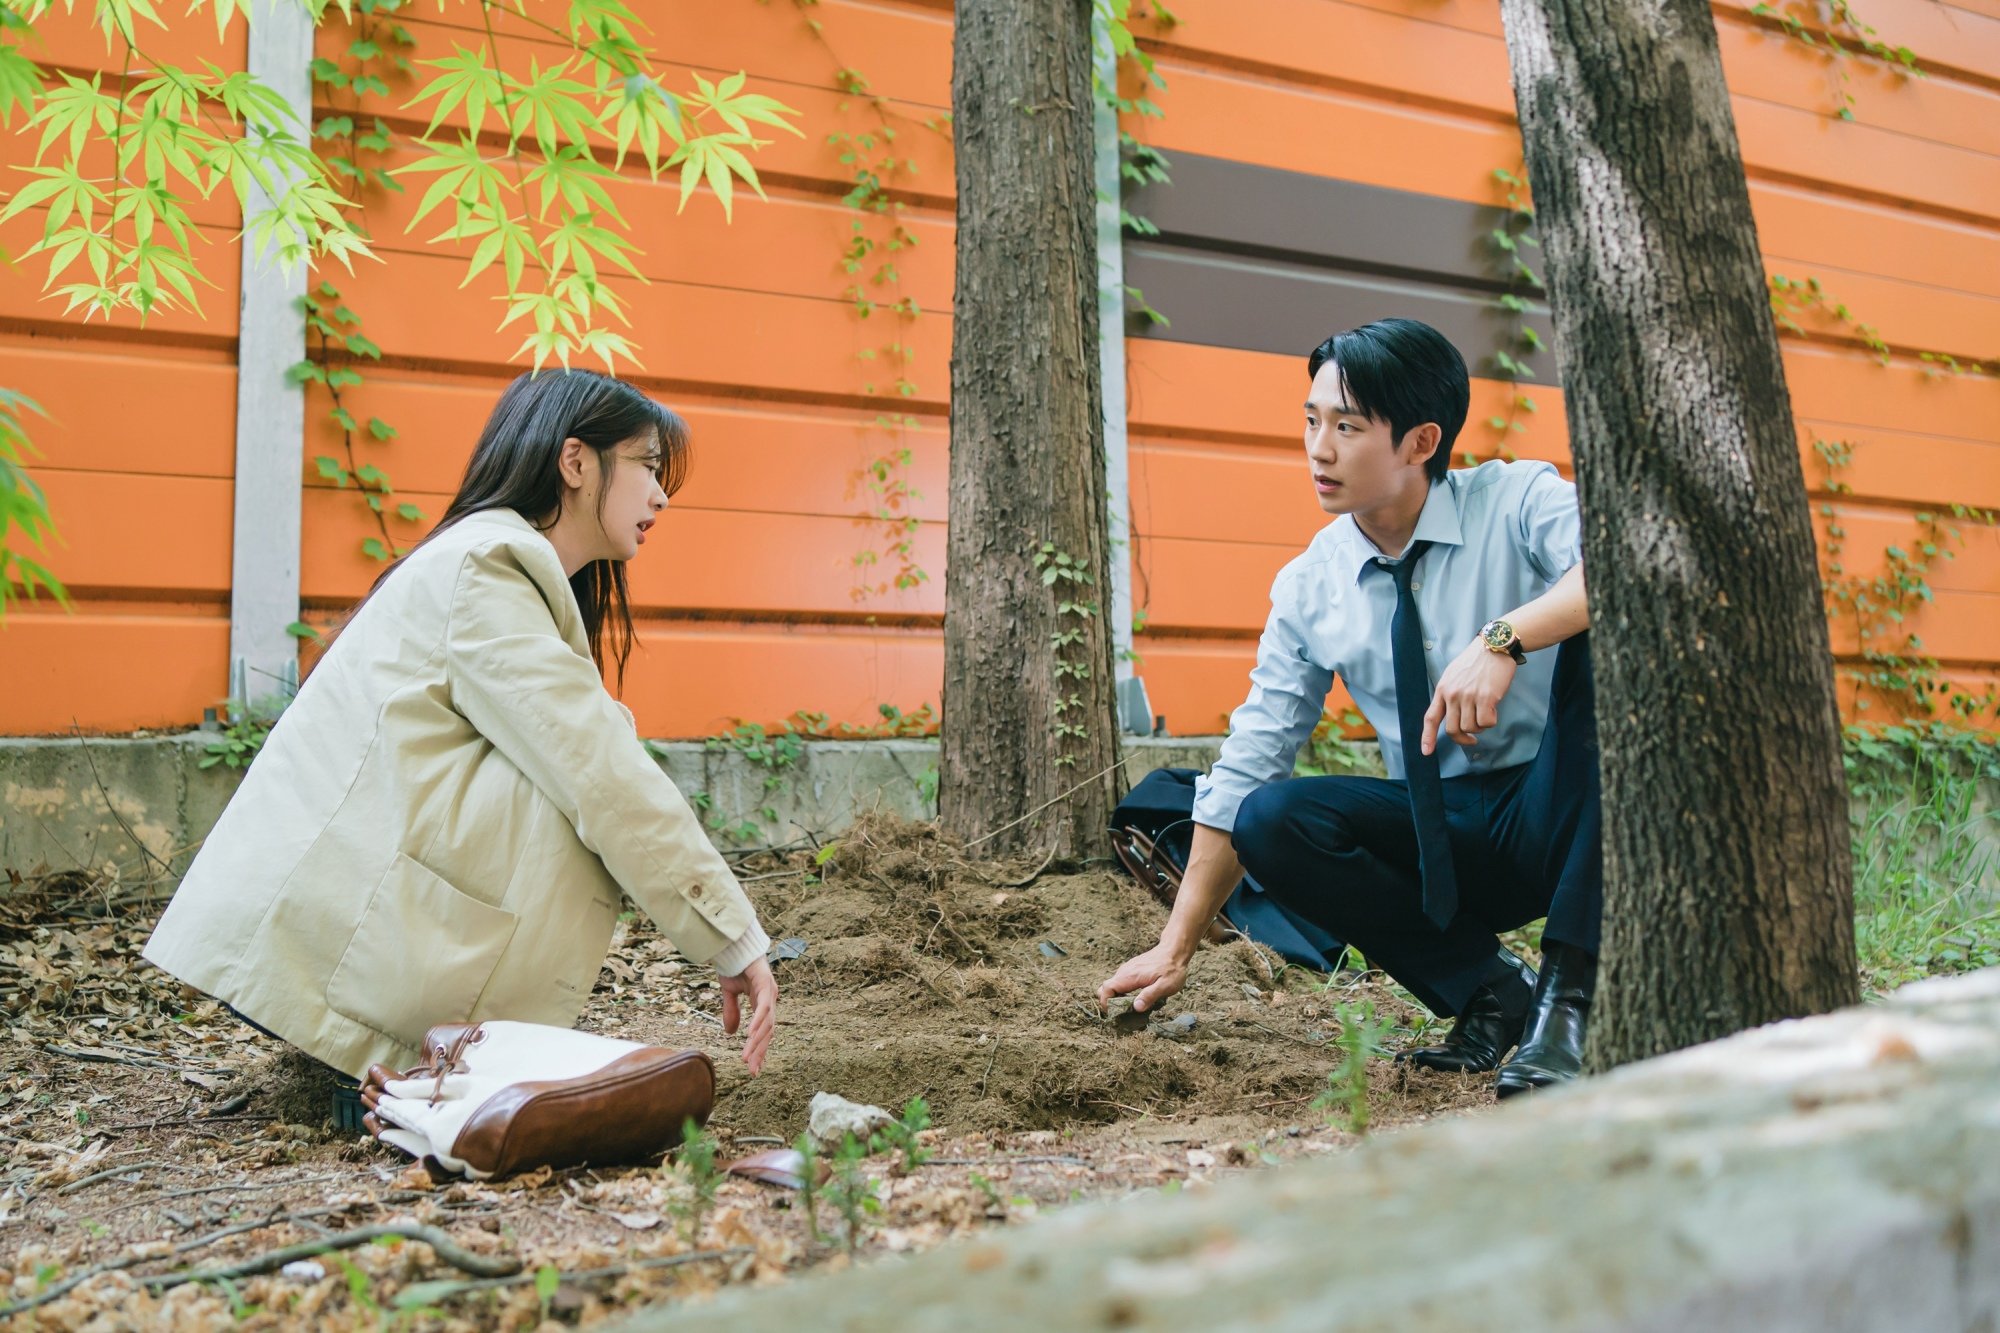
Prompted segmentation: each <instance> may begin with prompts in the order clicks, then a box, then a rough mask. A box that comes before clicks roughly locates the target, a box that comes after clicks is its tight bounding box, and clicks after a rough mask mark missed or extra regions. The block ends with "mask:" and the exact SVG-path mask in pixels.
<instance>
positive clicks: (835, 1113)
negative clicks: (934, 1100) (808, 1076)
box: [806, 1092, 896, 1150]
mask: <svg viewBox="0 0 2000 1333" xmlns="http://www.w3.org/2000/svg"><path fill="white" fill-rule="evenodd" d="M894 1123H896V1117H895V1116H892V1115H890V1114H889V1113H888V1112H887V1111H885V1110H883V1109H882V1108H881V1107H879V1106H868V1105H866V1104H864V1103H861V1102H850V1101H848V1100H847V1098H845V1097H841V1096H837V1095H835V1094H834V1093H831V1092H816V1093H814V1094H813V1099H812V1104H811V1106H809V1107H808V1108H807V1110H806V1133H808V1134H810V1135H812V1137H813V1142H814V1143H817V1144H818V1145H819V1146H820V1147H822V1148H825V1149H828V1150H832V1149H835V1148H838V1147H840V1144H841V1140H843V1139H845V1138H846V1137H847V1136H848V1135H849V1134H852V1135H853V1136H854V1138H855V1140H856V1141H857V1142H859V1143H861V1144H864V1145H865V1144H866V1143H867V1142H868V1139H869V1136H871V1135H872V1134H874V1132H875V1131H876V1130H878V1129H881V1128H882V1127H883V1126H885V1125H893V1124H894Z"/></svg>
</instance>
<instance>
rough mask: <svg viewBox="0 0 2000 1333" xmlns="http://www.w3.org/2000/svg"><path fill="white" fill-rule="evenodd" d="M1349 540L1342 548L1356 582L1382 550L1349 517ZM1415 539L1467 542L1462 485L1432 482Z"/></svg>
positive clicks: (1451, 543) (1444, 480)
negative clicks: (1460, 502)
mask: <svg viewBox="0 0 2000 1333" xmlns="http://www.w3.org/2000/svg"><path fill="white" fill-rule="evenodd" d="M1347 527H1348V539H1347V542H1346V543H1345V545H1344V546H1343V548H1342V554H1343V555H1345V556H1346V558H1347V561H1348V563H1349V565H1350V566H1351V567H1352V568H1351V570H1350V577H1351V578H1352V579H1353V580H1354V581H1355V582H1356V583H1359V582H1360V581H1361V575H1362V574H1363V573H1364V572H1365V571H1367V570H1368V569H1369V568H1371V567H1372V566H1373V565H1374V563H1375V561H1376V560H1377V559H1378V558H1379V557H1380V556H1381V554H1382V552H1381V551H1379V550H1378V549H1376V546H1375V543H1374V542H1371V541H1369V540H1368V536H1367V534H1366V533H1364V532H1362V531H1361V525H1360V524H1359V523H1356V522H1354V520H1353V519H1351V518H1350V519H1349V520H1348V523H1347ZM1410 540H1411V541H1412V542H1429V543H1430V544H1431V545H1432V546H1463V545H1465V529H1464V528H1463V527H1462V526H1461V525H1460V523H1459V518H1458V488H1457V487H1455V486H1453V485H1452V484H1451V481H1450V479H1449V478H1448V477H1447V478H1440V479H1439V480H1437V481H1434V482H1432V483H1431V492H1430V494H1429V495H1427V496H1425V497H1424V507H1423V511H1422V512H1421V513H1419V514H1418V515H1417V527H1416V531H1414V532H1412V533H1411V534H1410Z"/></svg>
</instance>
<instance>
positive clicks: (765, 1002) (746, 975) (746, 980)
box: [720, 958, 778, 1074]
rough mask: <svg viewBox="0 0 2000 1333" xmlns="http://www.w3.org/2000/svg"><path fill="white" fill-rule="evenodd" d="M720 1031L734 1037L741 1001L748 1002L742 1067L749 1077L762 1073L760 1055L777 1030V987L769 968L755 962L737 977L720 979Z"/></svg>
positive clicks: (741, 1010) (741, 1016)
mask: <svg viewBox="0 0 2000 1333" xmlns="http://www.w3.org/2000/svg"><path fill="white" fill-rule="evenodd" d="M720 984H721V986H722V1030H723V1031H724V1032H728V1033H731V1034H733V1033H735V1031H736V1029H737V1027H738V1026H739V1025H740V1024H741V1023H742V1021H743V1000H744V999H745V997H747V998H748V999H749V1001H750V1026H749V1028H748V1029H746V1030H745V1032H744V1034H743V1063H744V1064H746V1065H748V1066H749V1067H750V1072H751V1073H752V1074H761V1073H763V1072H764V1053H765V1052H766V1051H768V1050H769V1049H770V1048H771V1034H772V1032H773V1031H775V1030H776V1028H777V1026H778V983H777V981H776V979H775V978H773V977H772V976H771V965H770V964H769V963H768V962H766V961H764V960H763V959H762V958H759V959H758V960H757V961H756V962H754V963H752V964H750V966H748V967H746V968H744V969H743V971H742V973H741V975H738V976H733V977H723V978H721V979H720Z"/></svg>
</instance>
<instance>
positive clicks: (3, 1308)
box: [0, 1204, 353, 1319]
mask: <svg viewBox="0 0 2000 1333" xmlns="http://www.w3.org/2000/svg"><path fill="white" fill-rule="evenodd" d="M351 1206H353V1205H348V1204H342V1205H340V1206H338V1207H334V1208H314V1209H310V1210H308V1211H306V1212H301V1213H279V1214H277V1215H275V1216H272V1217H266V1218H262V1219H259V1220H258V1221H255V1222H239V1223H237V1224H236V1225H235V1226H230V1227H224V1228H223V1229H222V1230H220V1231H211V1232H209V1233H208V1234H207V1235H205V1236H196V1237H195V1238H194V1239H193V1240H185V1241H182V1242H181V1243H180V1244H178V1245H176V1246H174V1248H173V1249H172V1250H171V1251H170V1252H169V1253H171V1254H187V1253H189V1252H190V1251H193V1250H198V1249H201V1248H202V1247H203V1246H205V1245H213V1244H214V1243H215V1242H217V1241H219V1240H227V1239H228V1238H229V1237H231V1236H240V1235H242V1234H243V1233H244V1232H246V1231H258V1230H261V1229H262V1228H264V1227H275V1226H281V1225H283V1224H284V1223H287V1222H296V1221H299V1220H301V1219H303V1218H307V1217H325V1216H327V1215H328V1214H330V1213H344V1212H346V1211H347V1210H348V1208H349V1207H351ZM188 1225H190V1226H192V1225H193V1224H192V1222H190V1223H189V1224H188ZM161 1257H163V1256H161V1255H145V1254H128V1255H125V1256H124V1257H123V1258H118V1259H110V1260H107V1261H105V1262H104V1263H101V1264H93V1265H91V1266H90V1267H89V1268H86V1269H84V1270H83V1271H82V1272H80V1273H72V1274H70V1275H69V1276H68V1277H66V1278H64V1279H63V1280H62V1281H60V1282H58V1283H56V1284H55V1285H54V1286H52V1287H48V1288H45V1289H44V1290H42V1291H38V1292H36V1293H35V1294H34V1295H33V1296H29V1297H27V1298H25V1299H23V1300H19V1301H16V1302H14V1303H13V1304H12V1305H0V1319H5V1318H7V1317H8V1316H10V1315H17V1314H21V1313H23V1312H24V1311H28V1310H32V1309H34V1308H35V1307H36V1306H38V1305H47V1304H48V1303H49V1302H50V1301H52V1300H55V1299H56V1298H57V1297H59V1296H65V1295H67V1294H69V1293H70V1292H71V1291H74V1290H75V1289H76V1288H78V1287H80V1286H82V1285H83V1284H84V1283H86V1282H88V1281H90V1279H92V1278H94V1277H100V1276H102V1275H103V1274H105V1273H116V1272H119V1271H120V1270H122V1269H126V1268H132V1267H134V1266H136V1265H138V1264H143V1263H146V1262H148V1261H149V1260H151V1259H157V1258H161Z"/></svg>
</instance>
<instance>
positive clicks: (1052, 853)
mask: <svg viewBox="0 0 2000 1333" xmlns="http://www.w3.org/2000/svg"><path fill="white" fill-rule="evenodd" d="M1055 862H1056V849H1055V848H1053V847H1051V848H1049V854H1048V855H1047V856H1045V857H1043V858H1042V863H1041V864H1040V865H1038V866H1036V867H1035V868H1034V870H1033V871H1031V872H1029V874H1028V877H1027V878H1026V879H1003V880H1001V881H1000V883H999V884H998V885H997V886H996V887H998V888H1002V889H1025V888H1027V887H1028V886H1029V885H1030V884H1033V883H1034V882H1035V881H1036V880H1038V879H1040V878H1041V877H1042V874H1043V872H1045V871H1046V870H1047V869H1048V868H1049V867H1050V866H1052V865H1054V864H1055Z"/></svg>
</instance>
